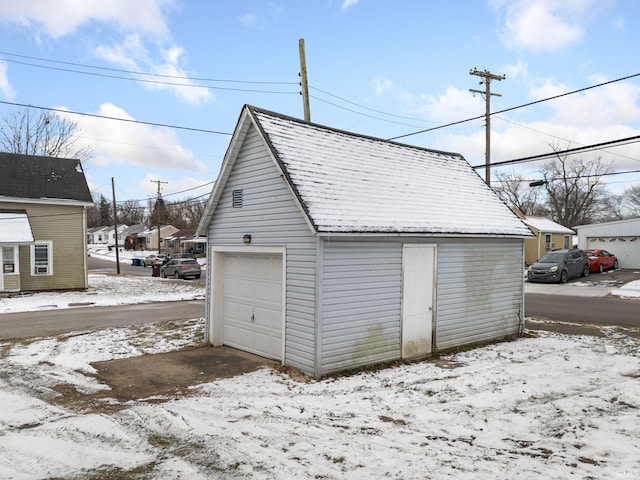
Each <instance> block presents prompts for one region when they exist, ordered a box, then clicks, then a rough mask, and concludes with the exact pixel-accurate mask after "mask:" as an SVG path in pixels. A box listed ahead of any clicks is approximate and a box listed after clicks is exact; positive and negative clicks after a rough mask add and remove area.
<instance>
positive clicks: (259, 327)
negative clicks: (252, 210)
mask: <svg viewBox="0 0 640 480" xmlns="http://www.w3.org/2000/svg"><path fill="white" fill-rule="evenodd" d="M223 275H224V282H223V290H224V293H223V301H224V307H223V332H222V335H223V343H224V344H225V345H229V346H231V347H235V348H239V349H242V350H245V351H247V352H251V353H255V354H257V355H262V356H264V357H268V358H274V359H277V360H281V359H282V345H283V344H282V324H283V316H282V293H283V285H282V256H281V255H264V254H230V253H227V254H225V256H224V273H223Z"/></svg>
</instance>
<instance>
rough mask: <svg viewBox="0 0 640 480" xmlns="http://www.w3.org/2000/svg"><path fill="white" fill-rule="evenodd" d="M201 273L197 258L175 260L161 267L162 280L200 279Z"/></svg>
mask: <svg viewBox="0 0 640 480" xmlns="http://www.w3.org/2000/svg"><path fill="white" fill-rule="evenodd" d="M201 271H202V269H201V268H200V264H199V263H198V261H197V260H196V259H195V258H174V259H172V260H169V261H168V262H167V263H166V264H165V265H163V266H162V267H160V276H161V277H162V278H167V277H173V278H186V277H195V278H200V274H201Z"/></svg>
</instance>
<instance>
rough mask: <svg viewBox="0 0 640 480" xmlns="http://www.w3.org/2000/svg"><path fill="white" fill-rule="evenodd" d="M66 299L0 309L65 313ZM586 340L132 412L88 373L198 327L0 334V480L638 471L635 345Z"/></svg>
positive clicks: (141, 282) (285, 379) (564, 338)
mask: <svg viewBox="0 0 640 480" xmlns="http://www.w3.org/2000/svg"><path fill="white" fill-rule="evenodd" d="M94 254H99V253H98V252H94ZM125 280H126V281H125ZM178 285H184V286H185V288H186V287H187V286H188V287H189V288H190V289H191V294H190V295H191V296H192V298H201V295H202V293H203V292H204V288H205V287H204V285H202V284H197V283H196V282H184V281H179V280H178V281H176V280H168V279H160V278H156V279H154V281H153V282H151V283H150V282H149V278H148V277H126V278H125V277H122V276H115V275H90V276H89V286H90V288H89V290H88V291H87V292H84V293H79V292H75V293H76V294H82V295H84V299H85V300H86V298H87V295H90V298H91V299H93V300H94V301H95V304H96V305H107V304H109V302H110V301H111V302H113V303H111V304H113V305H122V304H126V303H127V302H130V303H137V302H140V301H142V302H148V301H162V300H165V301H166V300H168V297H169V295H172V294H173V293H174V292H175V291H176V288H177V286H178ZM638 287H640V286H638ZM585 288H589V287H584V288H579V289H580V290H584V289H585ZM141 290H148V291H149V292H151V293H152V295H146V296H145V297H144V298H142V299H141V298H140V296H139V295H138V293H137V292H140V291H141ZM132 292H136V293H135V294H133V293H132ZM71 295H72V293H71V292H65V293H60V294H53V293H50V292H42V293H36V294H34V295H31V296H30V297H24V296H21V297H14V298H2V299H0V306H6V307H8V310H7V311H33V310H40V309H42V308H51V305H52V304H55V305H57V308H66V307H68V304H65V302H68V303H71V302H70V301H69V300H71V298H72V297H71ZM184 295H185V298H186V297H188V296H189V293H188V292H187V291H186V290H185V292H184ZM154 297H155V298H154ZM75 301H77V299H75ZM80 308H85V309H86V310H87V311H88V312H90V310H91V308H92V307H80ZM1 321H2V316H1V315H0V322H1ZM629 330H633V331H629ZM600 333H601V335H597V336H580V335H564V334H555V333H549V332H544V331H539V332H536V331H530V332H527V335H525V336H524V337H522V338H519V339H517V340H515V341H510V342H503V343H496V344H492V345H487V346H484V347H482V348H475V349H470V350H468V351H464V352H458V353H447V354H443V355H441V356H440V357H439V358H438V359H434V360H432V361H422V362H416V363H413V364H407V365H398V366H395V367H391V368H380V369H373V370H371V371H363V372H356V373H352V374H350V375H345V376H335V377H330V378H326V379H323V380H320V381H312V380H309V379H305V378H304V377H303V376H301V375H295V374H293V373H295V372H291V374H289V373H288V372H283V371H277V370H274V369H272V368H261V369H259V370H257V371H254V372H252V373H248V374H244V375H239V376H235V377H232V378H227V379H220V380H216V381H213V382H207V383H201V384H198V385H193V386H191V387H190V388H188V389H185V391H182V392H177V393H176V394H172V395H170V396H153V397H150V398H146V399H139V400H134V401H122V400H118V399H117V398H114V397H113V396H111V395H109V390H110V386H109V385H108V384H106V383H104V382H102V381H101V380H100V379H99V377H97V376H96V373H98V371H99V370H98V369H99V367H98V366H97V365H96V364H95V363H94V362H100V361H106V360H112V359H125V358H130V357H136V356H140V355H154V354H161V353H164V352H169V351H175V350H180V349H183V348H196V347H199V346H201V345H202V338H203V335H204V322H203V319H202V318H196V319H190V320H185V321H183V322H167V323H164V324H163V323H152V324H145V325H136V326H130V327H121V328H106V329H98V330H93V331H75V332H70V333H67V334H62V335H58V336H51V337H39V338H32V339H28V340H26V341H25V340H18V341H1V342H0V476H1V477H2V478H13V479H19V480H26V479H40V478H53V477H55V478H71V477H73V478H76V477H86V476H91V475H93V476H94V477H95V476H100V477H102V476H110V475H108V474H109V473H110V474H111V475H114V476H115V475H116V474H119V477H127V478H139V477H144V478H146V479H168V478H190V479H196V480H197V479H203V480H204V479H209V478H256V479H277V478H331V479H351V478H362V479H378V478H383V477H384V478H403V479H417V478H456V479H477V478H495V479H505V480H506V479H512V478H516V477H517V478H523V479H539V478H571V477H575V478H638V476H639V475H640V461H639V458H640V440H639V439H640V424H639V423H638V421H637V420H638V408H639V407H640V382H638V377H639V376H640V340H638V338H637V329H627V330H625V329H615V328H608V327H603V328H602V329H601V332H600ZM634 333H635V334H636V335H635V337H634ZM61 392H66V393H67V394H69V395H68V396H67V397H62V396H61V395H60V393H61ZM70 392H75V394H70ZM93 394H101V395H102V398H95V397H91V395H93ZM87 397H88V398H87ZM65 398H69V399H71V400H69V401H65ZM136 473H137V474H138V475H137V476H136Z"/></svg>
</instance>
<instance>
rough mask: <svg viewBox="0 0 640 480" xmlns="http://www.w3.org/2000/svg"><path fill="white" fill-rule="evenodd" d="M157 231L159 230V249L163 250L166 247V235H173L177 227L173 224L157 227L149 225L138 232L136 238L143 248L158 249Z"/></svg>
mask: <svg viewBox="0 0 640 480" xmlns="http://www.w3.org/2000/svg"><path fill="white" fill-rule="evenodd" d="M158 231H160V251H161V252H164V251H165V250H166V248H167V245H166V243H167V242H166V241H165V239H166V237H169V236H171V235H173V234H174V233H176V232H177V231H178V229H177V228H176V227H174V226H173V225H161V226H160V228H159V229H158V227H149V228H147V229H146V230H145V231H143V232H140V233H138V235H137V240H138V242H139V245H140V246H141V247H142V249H143V250H158Z"/></svg>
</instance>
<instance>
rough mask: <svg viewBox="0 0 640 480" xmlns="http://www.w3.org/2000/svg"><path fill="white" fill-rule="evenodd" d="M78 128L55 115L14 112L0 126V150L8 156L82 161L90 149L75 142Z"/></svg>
mask: <svg viewBox="0 0 640 480" xmlns="http://www.w3.org/2000/svg"><path fill="white" fill-rule="evenodd" d="M79 134H80V128H79V127H78V124H77V123H75V122H73V121H71V120H68V119H65V118H62V117H60V116H59V115H57V114H55V113H47V112H45V111H41V112H40V114H34V113H33V112H32V110H31V109H29V108H24V109H21V110H15V111H14V112H12V113H11V114H10V115H8V116H6V117H4V118H3V119H2V121H1V122H0V148H1V149H2V150H3V151H5V152H9V153H20V154H25V155H38V156H44V157H64V158H75V159H78V160H80V161H85V160H87V159H88V158H89V157H90V156H91V148H90V147H87V146H82V145H80V144H79V142H78V138H79Z"/></svg>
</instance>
